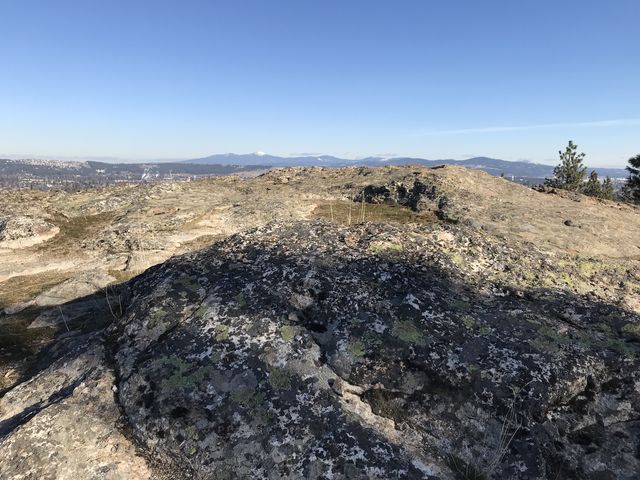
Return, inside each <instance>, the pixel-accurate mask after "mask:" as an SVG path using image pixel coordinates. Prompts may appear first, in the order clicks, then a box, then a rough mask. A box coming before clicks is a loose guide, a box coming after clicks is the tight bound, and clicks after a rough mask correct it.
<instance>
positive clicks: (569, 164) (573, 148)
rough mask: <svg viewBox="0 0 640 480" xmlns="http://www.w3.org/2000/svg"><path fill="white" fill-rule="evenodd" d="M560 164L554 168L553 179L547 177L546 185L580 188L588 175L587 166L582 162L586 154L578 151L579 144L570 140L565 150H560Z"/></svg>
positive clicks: (569, 188)
mask: <svg viewBox="0 0 640 480" xmlns="http://www.w3.org/2000/svg"><path fill="white" fill-rule="evenodd" d="M558 153H559V154H560V165H558V166H557V167H555V168H554V169H553V176H554V178H552V179H546V180H545V182H544V183H545V185H548V186H550V187H556V188H562V189H564V190H573V191H575V190H578V188H580V187H581V186H582V182H583V181H584V177H585V176H586V175H587V167H585V166H584V165H583V164H582V160H584V157H585V154H584V153H578V146H577V145H576V144H575V143H573V142H572V141H571V140H569V145H567V148H565V150H564V152H563V151H562V150H560V151H559V152H558Z"/></svg>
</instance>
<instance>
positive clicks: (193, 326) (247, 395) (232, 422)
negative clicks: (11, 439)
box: [110, 222, 640, 480]
mask: <svg viewBox="0 0 640 480" xmlns="http://www.w3.org/2000/svg"><path fill="white" fill-rule="evenodd" d="M460 244H465V245H466V247H464V249H460ZM444 245H447V248H444ZM454 245H457V247H456V249H457V250H456V251H457V252H460V251H462V252H463V253H462V254H461V253H455V254H449V253H448V252H450V251H451V249H452V247H453V246H454ZM467 254H469V256H466V255H467ZM511 256H513V259H512V258H511ZM516 258H520V265H521V266H520V267H519V266H518V262H517V261H516ZM496 259H501V260H502V261H503V262H504V263H500V262H496V261H495V260H496ZM525 259H526V260H525ZM474 262H477V263H483V264H485V265H486V266H485V268H484V269H483V270H479V269H477V268H475V266H474V264H473V263H474ZM491 262H493V263H491ZM545 262H546V258H545V257H544V255H542V254H540V253H537V252H536V250H535V249H534V248H531V247H529V250H528V251H525V250H517V249H514V248H512V247H509V246H508V245H506V244H500V243H496V242H495V241H488V240H486V239H483V238H482V237H481V236H479V235H476V234H474V233H473V232H471V231H463V230H460V229H459V228H458V227H447V228H444V229H443V227H441V226H434V227H432V228H429V227H428V226H417V225H414V226H411V225H409V226H405V227H392V226H389V225H372V224H370V225H366V226H359V227H351V228H347V227H336V226H335V225H330V224H323V223H304V222H300V223H295V222H294V223H286V224H271V225H269V226H267V227H264V228H260V229H258V230H256V231H254V232H251V233H248V234H238V235H235V236H233V237H230V238H229V239H227V240H224V241H222V242H219V243H217V244H215V245H214V246H212V247H210V248H208V249H206V250H204V251H202V252H200V253H197V254H191V255H186V256H183V257H180V258H176V259H174V260H171V261H169V262H167V263H166V264H164V265H162V266H159V267H156V268H153V269H152V270H151V271H149V272H148V273H147V274H145V275H144V276H142V277H141V278H139V279H138V280H137V281H136V282H135V283H134V285H133V290H132V295H133V298H132V303H131V305H130V307H129V310H128V314H127V316H126V317H125V318H124V319H122V320H121V321H119V322H117V324H115V325H114V326H113V327H112V331H111V334H110V335H111V337H112V339H113V345H114V355H115V363H116V368H117V371H118V377H119V379H120V381H119V384H118V386H119V390H118V397H119V402H120V404H121V406H122V408H123V411H124V413H125V415H126V417H127V419H128V422H129V424H130V425H131V427H132V430H133V434H134V436H135V438H137V439H138V441H139V442H141V444H142V445H144V446H146V447H147V448H149V449H153V451H154V452H155V453H156V455H158V456H159V457H161V458H163V459H164V460H165V461H166V462H168V463H171V464H176V465H181V466H184V468H188V469H190V471H192V472H193V474H195V475H197V476H199V477H202V478H385V479H388V478H441V479H447V478H490V477H494V478H514V479H539V478H550V479H553V478H567V479H594V480H595V479H601V478H617V479H632V478H637V473H638V471H640V450H639V449H640V436H639V435H640V371H639V369H638V366H639V365H638V364H639V361H638V353H639V350H640V348H639V343H638V341H637V339H635V338H636V337H634V335H635V333H634V334H631V332H637V331H638V329H639V328H640V319H639V318H638V316H637V315H635V314H633V313H632V312H630V311H628V310H626V309H622V308H620V307H617V306H614V305H612V304H608V303H606V302H603V301H600V300H598V299H597V298H596V297H593V296H592V297H588V296H581V295H577V294H572V293H569V292H567V291H563V290H560V289H557V288H555V287H554V286H553V285H548V286H547V287H544V286H543V285H542V283H541V282H540V284H538V286H536V287H529V288H523V283H522V280H521V275H523V274H524V271H525V270H523V268H524V267H522V265H525V264H526V265H528V267H527V268H532V265H535V264H537V265H538V267H537V268H540V266H541V265H544V264H545ZM507 263H508V264H509V265H513V268H510V269H506V267H505V264H507ZM556 268H557V267H556ZM526 271H529V270H526ZM549 274H550V275H557V276H561V271H559V270H557V271H556V272H554V267H551V268H550V269H549ZM577 277H578V278H580V275H579V274H578V275H577ZM529 280H531V279H529ZM616 439H617V440H616ZM465 475H466V476H465ZM469 475H471V476H469Z"/></svg>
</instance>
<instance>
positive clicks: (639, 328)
mask: <svg viewBox="0 0 640 480" xmlns="http://www.w3.org/2000/svg"><path fill="white" fill-rule="evenodd" d="M622 331H623V332H624V333H626V334H627V335H629V336H631V337H634V338H637V339H640V323H627V324H626V325H625V326H624V327H622Z"/></svg>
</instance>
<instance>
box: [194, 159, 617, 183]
mask: <svg viewBox="0 0 640 480" xmlns="http://www.w3.org/2000/svg"><path fill="white" fill-rule="evenodd" d="M182 163H187V164H200V165H210V164H217V165H267V166H270V167H288V166H308V167H346V166H367V167H379V166H382V165H405V164H419V165H424V166H427V167H434V166H436V165H445V164H446V165H459V166H461V167H467V168H477V169H480V170H484V171H485V172H487V173H489V174H491V175H496V176H498V175H501V174H504V175H505V176H506V177H512V176H513V177H520V178H545V177H551V176H553V166H552V165H544V164H541V163H532V162H525V161H507V160H499V159H497V158H489V157H475V158H469V159H467V160H454V159H441V160H427V159H424V158H411V157H395V158H382V157H367V158H362V159H359V160H348V159H345V158H338V157H333V156H331V155H318V156H298V157H279V156H275V155H268V154H264V153H248V154H240V155H238V154H233V153H227V154H217V155H211V156H209V157H204V158H194V159H191V160H184V161H183V162H182ZM594 170H596V172H598V175H599V176H601V177H605V176H609V177H612V178H624V177H627V171H626V170H625V169H623V168H594Z"/></svg>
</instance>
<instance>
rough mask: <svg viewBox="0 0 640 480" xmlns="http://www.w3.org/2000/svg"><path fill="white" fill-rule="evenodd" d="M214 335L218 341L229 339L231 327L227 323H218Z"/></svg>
mask: <svg viewBox="0 0 640 480" xmlns="http://www.w3.org/2000/svg"><path fill="white" fill-rule="evenodd" d="M213 336H214V338H215V339H216V340H217V341H218V342H224V341H225V340H229V327H228V326H227V325H216V326H215V327H214V334H213Z"/></svg>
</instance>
